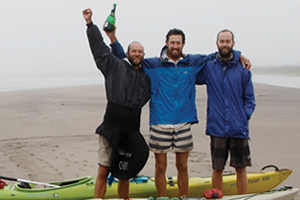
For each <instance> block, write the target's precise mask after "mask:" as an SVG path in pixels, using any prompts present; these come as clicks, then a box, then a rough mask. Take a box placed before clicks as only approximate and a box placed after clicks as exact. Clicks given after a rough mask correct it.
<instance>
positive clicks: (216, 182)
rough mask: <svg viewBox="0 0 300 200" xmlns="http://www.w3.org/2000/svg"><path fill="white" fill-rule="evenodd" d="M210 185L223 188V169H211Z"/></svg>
mask: <svg viewBox="0 0 300 200" xmlns="http://www.w3.org/2000/svg"><path fill="white" fill-rule="evenodd" d="M211 179H212V181H211V182H212V187H213V188H218V189H220V190H222V189H223V170H216V169H213V173H212V178H211Z"/></svg>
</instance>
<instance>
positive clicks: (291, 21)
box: [0, 0, 300, 84]
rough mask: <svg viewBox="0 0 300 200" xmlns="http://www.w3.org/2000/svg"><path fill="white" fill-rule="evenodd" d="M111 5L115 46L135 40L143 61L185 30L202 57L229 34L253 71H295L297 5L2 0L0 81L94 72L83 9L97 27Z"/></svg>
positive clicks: (274, 1) (272, 0)
mask: <svg viewBox="0 0 300 200" xmlns="http://www.w3.org/2000/svg"><path fill="white" fill-rule="evenodd" d="M114 2H115V3H117V10H116V17H117V22H116V26H117V37H118V39H119V41H120V42H121V44H123V46H124V47H126V48H127V45H128V44H129V43H130V42H131V41H133V40H137V41H140V42H141V43H142V44H143V45H144V47H145V53H146V57H152V56H158V55H159V53H160V50H161V48H162V47H163V45H164V42H165V35H166V33H167V32H168V30H169V29H171V28H175V27H176V28H180V29H182V30H183V31H184V32H185V34H186V45H185V47H184V52H185V53H202V54H208V53H211V52H214V51H216V50H217V48H216V45H215V41H216V34H217V32H218V31H220V30H222V29H225V28H226V29H230V30H232V31H233V33H234V34H235V41H236V45H235V49H237V50H241V51H242V54H243V55H245V56H246V57H247V58H249V59H250V60H251V62H252V65H253V67H262V66H268V67H276V66H286V65H288V66H300V56H299V53H300V39H299V37H300V36H299V29H300V26H299V25H298V22H299V21H300V14H299V7H300V1H297V0H287V1H280V0H264V1H260V0H251V1H241V0H226V1H224V0H209V1H208V0H207V1H202V0H157V1H154V0H152V1H151V0H148V1H143V0H115V1H111V0H97V1H96V0H84V1H83V0H81V1H79V0H52V1H42V0H24V1H22V0H0V3H1V6H0V13H1V18H0V25H1V31H0V41H1V42H0V45H1V50H0V51H1V52H0V55H1V59H0V70H1V73H0V80H1V79H2V80H4V79H12V78H14V77H17V76H18V77H20V76H27V75H33V76H35V75H36V76H48V75H55V76H64V75H69V76H72V75H74V76H82V75H85V74H86V75H88V74H95V73H98V70H97V69H96V67H95V64H94V61H93V59H92V56H91V53H90V49H89V46H88V42H87V37H86V26H85V21H84V19H83V17H82V11H83V10H84V9H85V8H91V9H92V10H93V13H94V15H93V21H94V23H95V24H96V25H98V26H99V27H100V28H101V27H102V25H103V22H104V20H105V18H106V17H107V16H108V14H109V11H110V9H111V7H112V4H113V3H114ZM102 33H103V31H102ZM104 37H105V41H106V42H107V44H109V41H108V40H107V38H106V36H104ZM2 84H3V83H2Z"/></svg>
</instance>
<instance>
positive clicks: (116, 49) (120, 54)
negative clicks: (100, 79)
mask: <svg viewBox="0 0 300 200" xmlns="http://www.w3.org/2000/svg"><path fill="white" fill-rule="evenodd" d="M110 46H111V52H112V54H114V55H115V56H116V57H117V58H119V59H123V58H126V57H127V55H126V54H125V52H124V49H123V47H122V45H121V44H120V43H119V41H118V40H117V41H116V42H114V43H111V44H110Z"/></svg>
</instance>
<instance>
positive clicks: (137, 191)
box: [0, 169, 292, 200]
mask: <svg viewBox="0 0 300 200" xmlns="http://www.w3.org/2000/svg"><path fill="white" fill-rule="evenodd" d="M291 173H292V170H289V169H285V170H280V171H271V172H259V173H248V193H260V192H265V191H268V190H271V189H273V188H275V187H276V186H278V185H279V184H280V183H281V182H283V181H284V180H285V179H286V178H287V177H289V176H290V175H291ZM223 182H224V183H223V193H224V195H235V194H237V189H236V175H235V174H228V175H224V176H223ZM50 184H53V185H57V186H59V187H57V188H41V187H38V186H36V185H33V184H31V188H21V187H20V186H19V183H16V184H12V185H6V186H4V187H3V188H1V189H0V199H1V200H11V199H14V200H21V199H22V200H24V199H44V200H50V199H57V200H59V199H64V200H68V199H70V200H71V199H72V200H80V199H91V198H93V196H94V187H95V178H93V177H90V176H86V177H82V178H77V179H72V180H66V181H61V182H52V183H50ZM117 185H118V184H117V183H116V182H113V183H112V185H111V187H109V186H108V187H107V192H106V195H105V198H118V194H117ZM129 187H130V190H129V197H130V198H148V197H156V189H155V182H154V179H153V178H147V177H139V178H137V179H136V180H131V182H130V186H129ZM209 188H211V177H193V178H190V180H189V194H188V196H194V197H201V196H202V193H203V191H204V190H206V189H209ZM167 196H168V197H169V198H172V197H178V196H179V193H178V185H177V179H176V178H175V177H172V178H168V181H167Z"/></svg>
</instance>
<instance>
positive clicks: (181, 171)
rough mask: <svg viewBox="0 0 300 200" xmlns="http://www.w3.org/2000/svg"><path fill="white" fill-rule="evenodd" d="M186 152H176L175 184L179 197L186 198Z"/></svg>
mask: <svg viewBox="0 0 300 200" xmlns="http://www.w3.org/2000/svg"><path fill="white" fill-rule="evenodd" d="M188 157H189V153H188V152H184V153H181V152H176V168H177V171H178V174H177V182H178V188H179V194H180V196H184V195H185V196H187V195H188V189H189V175H188V164H187V162H188Z"/></svg>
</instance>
